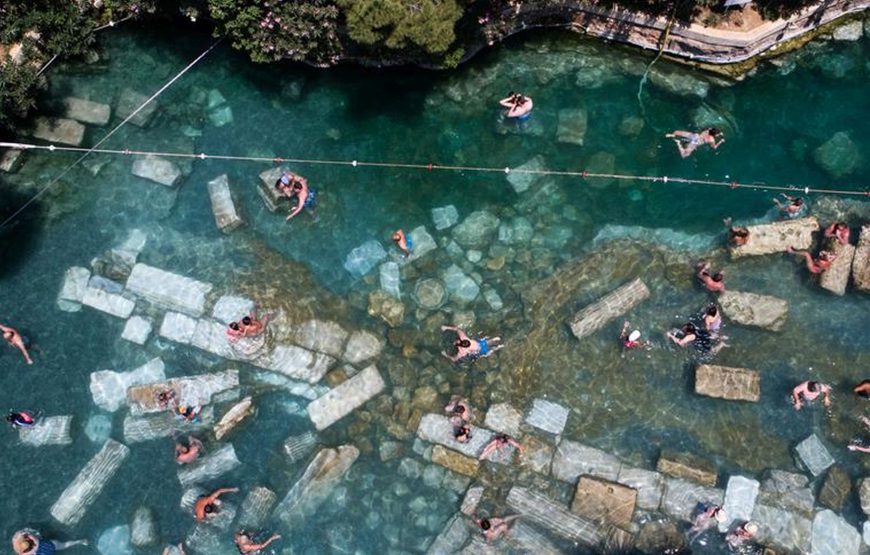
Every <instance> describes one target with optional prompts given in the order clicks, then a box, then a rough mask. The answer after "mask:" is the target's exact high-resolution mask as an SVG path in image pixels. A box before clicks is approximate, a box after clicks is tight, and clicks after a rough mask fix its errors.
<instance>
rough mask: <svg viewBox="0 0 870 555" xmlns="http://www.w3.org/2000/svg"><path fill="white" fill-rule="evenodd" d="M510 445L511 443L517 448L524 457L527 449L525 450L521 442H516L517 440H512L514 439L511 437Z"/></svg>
mask: <svg viewBox="0 0 870 555" xmlns="http://www.w3.org/2000/svg"><path fill="white" fill-rule="evenodd" d="M508 443H510V444H511V445H513V446H514V447H516V448H517V451H519V452H520V455H522V454H523V452H524V451H525V449H524V448H523V446H522V445H520V442H519V441H517V440H515V439H514V438H512V437H509V438H508Z"/></svg>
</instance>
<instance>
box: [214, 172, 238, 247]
mask: <svg viewBox="0 0 870 555" xmlns="http://www.w3.org/2000/svg"><path fill="white" fill-rule="evenodd" d="M208 196H209V198H210V199H211V211H212V213H213V214H214V221H215V224H217V227H218V229H220V230H221V231H223V232H224V233H229V232H230V231H232V230H234V229H236V228H237V227H239V226H240V225H242V224H243V223H244V222H243V221H242V218H241V217H240V216H239V212H238V210H236V203H235V202H233V196H232V193H231V192H230V183H229V180H228V178H227V176H226V174H224V175H221V176H220V177H216V178H215V179H212V180H211V181H209V182H208Z"/></svg>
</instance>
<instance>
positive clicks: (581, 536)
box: [506, 486, 604, 546]
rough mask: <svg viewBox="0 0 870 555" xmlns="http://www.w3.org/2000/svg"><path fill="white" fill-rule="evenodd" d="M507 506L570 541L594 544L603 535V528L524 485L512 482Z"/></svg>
mask: <svg viewBox="0 0 870 555" xmlns="http://www.w3.org/2000/svg"><path fill="white" fill-rule="evenodd" d="M506 501H507V504H508V506H509V507H510V508H511V509H513V510H514V511H517V512H518V513H520V514H521V515H523V517H522V518H523V520H525V521H526V522H534V523H535V524H537V525H538V526H541V527H542V528H545V529H547V530H549V531H550V532H552V533H554V534H556V535H557V536H561V537H563V538H566V539H568V540H571V541H575V542H578V543H582V544H584V545H590V546H597V545H598V544H599V542H600V541H601V540H602V539H603V538H604V536H603V533H604V530H603V529H602V528H599V527H598V526H596V525H595V524H593V523H591V522H589V521H587V520H585V519H582V518H580V517H578V516H576V515H574V514H572V513H570V512H568V511H567V510H566V509H565V507H563V506H562V505H559V504H558V503H556V502H554V501H553V500H551V499H548V498H547V497H545V496H543V495H541V494H540V493H536V492H533V491H531V490H528V489H526V488H522V487H519V486H514V487H512V488H511V490H510V492H509V493H508V496H507V500H506Z"/></svg>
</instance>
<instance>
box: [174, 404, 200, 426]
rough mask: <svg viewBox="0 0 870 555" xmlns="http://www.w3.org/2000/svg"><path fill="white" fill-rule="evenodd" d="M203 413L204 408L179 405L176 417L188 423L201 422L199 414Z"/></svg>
mask: <svg viewBox="0 0 870 555" xmlns="http://www.w3.org/2000/svg"><path fill="white" fill-rule="evenodd" d="M201 412H202V407H194V406H185V405H179V407H178V409H177V411H176V414H175V417H176V418H178V419H180V420H186V421H187V422H199V413H201Z"/></svg>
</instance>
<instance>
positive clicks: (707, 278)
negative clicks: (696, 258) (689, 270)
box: [696, 260, 725, 293]
mask: <svg viewBox="0 0 870 555" xmlns="http://www.w3.org/2000/svg"><path fill="white" fill-rule="evenodd" d="M696 270H697V276H698V279H699V280H701V283H703V284H704V287H706V288H707V291H712V292H713V293H721V292H722V291H725V272H724V271H721V270H720V271H718V272H716V273H715V274H711V273H710V263H709V262H706V261H703V260H702V261H701V262H700V263H699V264H698V266H697V268H696Z"/></svg>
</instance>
